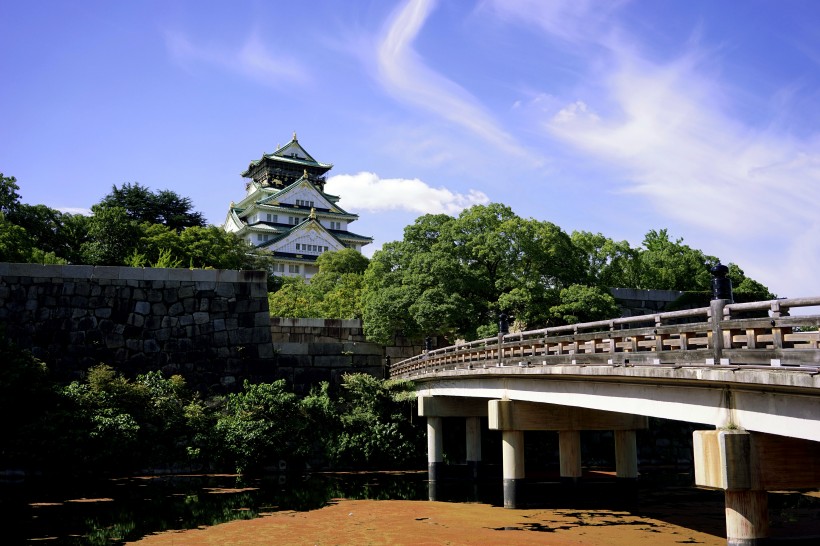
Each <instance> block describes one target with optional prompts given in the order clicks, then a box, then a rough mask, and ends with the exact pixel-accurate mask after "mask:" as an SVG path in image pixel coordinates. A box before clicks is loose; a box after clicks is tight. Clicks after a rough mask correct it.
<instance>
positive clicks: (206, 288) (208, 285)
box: [194, 280, 216, 292]
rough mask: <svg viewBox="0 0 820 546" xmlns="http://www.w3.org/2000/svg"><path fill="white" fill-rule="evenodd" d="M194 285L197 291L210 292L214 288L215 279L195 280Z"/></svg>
mask: <svg viewBox="0 0 820 546" xmlns="http://www.w3.org/2000/svg"><path fill="white" fill-rule="evenodd" d="M194 286H196V289H197V291H199V292H212V291H214V290H216V281H215V280H213V281H210V280H206V281H196V283H195V284H194Z"/></svg>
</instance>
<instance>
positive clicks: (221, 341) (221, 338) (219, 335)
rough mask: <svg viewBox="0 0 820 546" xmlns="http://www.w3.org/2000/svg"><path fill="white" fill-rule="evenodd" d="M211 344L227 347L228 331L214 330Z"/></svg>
mask: <svg viewBox="0 0 820 546" xmlns="http://www.w3.org/2000/svg"><path fill="white" fill-rule="evenodd" d="M211 339H213V344H214V345H215V346H217V347H227V345H228V332H226V331H221V332H214V333H213V337H212V338H211Z"/></svg>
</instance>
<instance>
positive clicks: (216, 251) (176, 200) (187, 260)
mask: <svg viewBox="0 0 820 546" xmlns="http://www.w3.org/2000/svg"><path fill="white" fill-rule="evenodd" d="M19 189H20V188H19V186H18V185H17V181H16V179H15V178H14V177H4V176H2V174H0V261H7V262H30V263H47V264H49V263H72V264H91V265H127V266H134V267H198V268H214V269H266V268H267V263H268V259H267V258H266V257H265V256H264V255H263V254H260V253H257V252H254V251H253V249H252V248H251V247H249V246H248V245H247V243H245V242H244V241H242V240H241V239H239V238H238V237H237V236H236V235H235V234H233V233H228V232H226V231H224V230H223V229H221V228H219V227H217V226H206V225H205V221H204V219H203V217H202V213H200V212H197V211H194V210H193V204H192V202H191V200H190V199H189V198H187V197H181V196H179V195H177V194H176V193H174V192H172V191H170V190H160V191H157V192H152V191H151V190H149V189H148V188H146V187H145V186H141V185H140V184H138V183H134V184H128V183H126V184H123V185H122V187H120V188H118V187H117V186H113V187H112V190H111V192H110V193H109V194H107V195H105V196H104V197H103V198H102V199H101V200H100V202H99V203H97V204H95V205H94V206H93V207H92V208H91V211H92V215H91V216H83V215H81V214H67V213H63V212H60V211H58V210H55V209H52V208H50V207H47V206H45V205H28V204H26V203H21V202H20V195H19V193H18V190H19Z"/></svg>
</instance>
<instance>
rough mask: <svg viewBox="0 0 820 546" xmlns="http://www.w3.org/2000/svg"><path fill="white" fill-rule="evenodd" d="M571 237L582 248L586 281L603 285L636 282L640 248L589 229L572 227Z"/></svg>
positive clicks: (612, 286)
mask: <svg viewBox="0 0 820 546" xmlns="http://www.w3.org/2000/svg"><path fill="white" fill-rule="evenodd" d="M571 238H572V244H574V245H575V246H576V247H578V249H579V250H581V251H582V252H583V255H584V262H585V264H586V282H587V283H589V284H590V285H593V286H599V287H602V288H628V287H634V286H637V284H638V271H637V269H638V256H639V254H640V250H639V249H634V248H632V247H630V246H629V243H628V242H626V241H614V240H612V239H610V238H609V237H606V236H604V235H602V234H601V233H592V232H589V231H573V232H572V235H571ZM579 280H581V279H579Z"/></svg>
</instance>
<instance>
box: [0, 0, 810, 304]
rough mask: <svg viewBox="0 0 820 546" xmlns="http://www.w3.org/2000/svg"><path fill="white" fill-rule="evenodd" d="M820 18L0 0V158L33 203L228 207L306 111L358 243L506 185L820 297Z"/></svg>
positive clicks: (765, 6)
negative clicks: (140, 188)
mask: <svg viewBox="0 0 820 546" xmlns="http://www.w3.org/2000/svg"><path fill="white" fill-rule="evenodd" d="M819 23H820V2H816V1H813V0H803V1H799V0H784V1H779V2H774V1H768V2H764V1H756V0H746V1H740V0H732V1H729V0H702V1H698V0H687V1H685V2H684V1H674V0H652V1H641V0H635V1H631V2H630V1H603V0H598V1H584V0H569V1H559V0H485V1H477V2H468V1H466V0H464V1H440V2H435V1H432V0H412V1H409V2H408V1H401V2H387V1H381V0H372V1H364V0H363V1H358V0H346V1H344V2H342V1H336V0H326V1H307V0H306V1H303V2H280V1H273V0H270V1H242V0H234V1H231V2H213V1H204V0H197V1H182V0H176V1H173V2H169V1H157V2H152V1H130V2H126V1H119V2H115V1H75V2H67V1H59V2H57V1H46V0H33V1H19V0H15V1H11V0H0V76H1V77H2V85H0V171H2V172H3V173H5V175H7V176H8V175H13V176H16V177H17V179H18V183H19V185H20V187H21V194H22V197H23V201H25V202H27V203H44V204H46V205H49V206H51V207H55V208H59V209H61V210H78V209H88V208H89V207H90V206H91V205H92V204H94V203H95V202H97V201H99V199H100V198H102V197H103V195H105V194H106V193H108V192H109V191H110V189H111V186H112V185H114V184H116V185H121V184H122V183H125V182H139V183H141V184H143V185H146V186H149V187H151V188H152V189H155V190H159V189H171V190H173V191H175V192H177V193H179V194H180V195H183V196H188V197H190V198H191V199H192V200H193V202H194V206H195V208H196V209H197V210H200V211H202V212H203V213H204V214H205V216H206V218H207V219H208V221H209V222H211V223H215V224H221V223H222V221H223V220H224V218H225V214H226V212H227V207H228V204H229V203H230V202H231V201H232V200H236V201H238V200H239V199H240V198H241V197H242V195H243V188H244V179H242V178H241V176H240V173H241V172H242V171H243V170H244V169H245V168H246V167H247V166H248V163H249V162H250V161H251V160H253V159H258V158H259V157H260V156H261V155H262V153H263V152H267V153H269V152H272V151H273V150H274V149H276V146H277V145H279V144H284V143H286V142H287V141H288V140H289V139H290V137H291V134H292V132H293V131H296V132H297V134H298V137H299V141H300V143H301V144H302V145H303V146H304V147H305V148H306V149H307V150H308V151H309V152H310V153H311V154H312V155H313V156H314V157H315V158H316V159H318V160H319V161H323V162H328V163H333V164H334V168H333V170H332V171H331V174H332V175H334V176H333V178H331V180H330V181H329V183H328V191H330V192H332V193H335V194H337V195H340V196H341V201H340V205H341V206H343V207H344V208H345V209H347V210H349V211H351V212H355V213H358V214H359V215H360V220H359V221H358V222H356V223H355V224H353V225H352V226H351V229H352V230H353V231H356V232H358V233H361V234H364V235H371V236H373V237H374V238H375V243H374V244H373V245H371V246H370V247H369V249H368V251H367V252H366V254H372V252H373V251H374V250H376V249H378V248H379V247H380V246H381V244H383V243H385V242H387V241H392V240H397V239H401V237H402V230H403V228H404V226H405V225H407V224H409V223H411V222H412V221H413V220H414V219H415V218H416V217H417V216H418V215H420V214H423V213H427V212H434V213H436V212H446V213H449V214H453V215H456V214H458V212H459V211H460V210H462V209H463V208H464V207H468V206H470V205H472V204H476V203H489V202H501V203H505V204H507V205H509V206H510V207H512V209H513V210H514V211H515V212H516V213H517V214H518V215H520V216H522V217H533V218H536V219H539V220H548V221H551V222H554V223H555V224H557V225H559V226H560V227H561V228H563V229H564V230H565V231H567V232H571V231H573V230H586V231H592V232H601V233H603V234H605V235H607V236H609V237H612V238H614V239H617V240H622V239H625V240H627V241H629V242H630V243H631V244H633V245H639V244H640V242H641V240H642V239H643V235H644V234H645V233H646V232H647V231H648V230H650V229H661V228H668V229H669V230H670V233H671V234H672V235H673V236H674V237H682V238H683V239H684V242H685V243H687V244H689V245H690V246H693V247H696V248H700V249H702V250H703V251H704V252H706V253H708V254H712V255H716V256H718V257H720V258H721V259H722V260H723V261H724V262H725V263H726V262H735V263H738V264H739V265H740V266H741V267H742V268H743V269H744V270H745V271H746V273H747V274H748V275H750V276H752V277H754V278H756V279H758V280H760V281H761V282H763V283H764V284H766V285H768V286H769V287H770V288H771V289H772V290H773V291H774V292H776V293H777V294H778V295H780V296H788V297H797V296H806V295H814V294H817V293H818V283H817V280H816V279H817V271H819V270H820V214H818V210H820V194H819V193H818V190H820V188H818V183H820V131H818V127H820V108H818V106H817V105H818V104H820V32H817V27H818V24H819Z"/></svg>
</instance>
